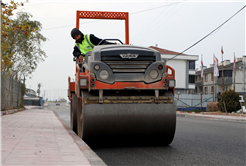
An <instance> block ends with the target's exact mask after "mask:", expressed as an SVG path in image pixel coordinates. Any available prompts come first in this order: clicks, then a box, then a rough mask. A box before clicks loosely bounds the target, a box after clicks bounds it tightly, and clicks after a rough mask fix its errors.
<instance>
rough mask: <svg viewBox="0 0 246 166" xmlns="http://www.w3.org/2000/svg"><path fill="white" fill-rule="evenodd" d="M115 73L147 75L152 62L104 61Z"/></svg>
mask: <svg viewBox="0 0 246 166" xmlns="http://www.w3.org/2000/svg"><path fill="white" fill-rule="evenodd" d="M103 62H104V63H106V64H107V65H108V66H109V67H110V68H111V69H112V71H113V73H145V70H146V69H147V68H148V66H149V65H150V64H151V63H152V61H103Z"/></svg>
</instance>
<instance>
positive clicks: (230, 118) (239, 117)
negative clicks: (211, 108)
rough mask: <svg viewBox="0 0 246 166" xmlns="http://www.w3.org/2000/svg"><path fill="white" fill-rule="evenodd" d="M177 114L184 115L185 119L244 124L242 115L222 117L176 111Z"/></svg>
mask: <svg viewBox="0 0 246 166" xmlns="http://www.w3.org/2000/svg"><path fill="white" fill-rule="evenodd" d="M177 114H184V115H185V117H187V118H200V119H211V120H225V121H236V122H246V116H245V114H243V115H240V114H238V115H225V114H224V115H223V114H219V113H204V114H199V113H180V112H179V111H177Z"/></svg>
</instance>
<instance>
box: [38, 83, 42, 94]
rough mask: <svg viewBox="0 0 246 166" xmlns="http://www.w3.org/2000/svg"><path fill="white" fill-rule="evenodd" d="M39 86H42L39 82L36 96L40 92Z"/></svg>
mask: <svg viewBox="0 0 246 166" xmlns="http://www.w3.org/2000/svg"><path fill="white" fill-rule="evenodd" d="M41 86H42V85H41V83H38V90H37V93H38V97H39V95H40V93H41V91H40V88H41Z"/></svg>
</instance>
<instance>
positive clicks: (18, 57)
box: [8, 12, 47, 78]
mask: <svg viewBox="0 0 246 166" xmlns="http://www.w3.org/2000/svg"><path fill="white" fill-rule="evenodd" d="M31 17H32V15H31V14H29V13H25V12H18V13H17V18H16V19H15V20H13V22H12V23H13V24H12V25H13V26H15V27H24V29H25V30H23V29H20V28H18V29H17V30H16V31H15V32H12V33H10V35H9V38H8V41H9V43H10V44H11V45H12V47H11V49H12V50H11V51H12V52H14V54H13V56H12V62H13V66H12V67H11V73H12V74H13V75H15V76H16V77H17V78H19V77H20V76H21V75H25V76H28V75H29V74H31V73H32V72H33V71H34V70H35V69H36V68H37V65H38V63H40V62H43V61H44V58H45V57H46V53H45V52H44V51H43V50H42V49H41V45H42V43H43V42H45V41H46V40H47V38H45V37H44V36H43V35H42V34H41V33H40V29H41V28H42V25H41V23H40V22H38V21H31V20H30V18H31Z"/></svg>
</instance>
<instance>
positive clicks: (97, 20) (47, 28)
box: [43, 2, 181, 30]
mask: <svg viewBox="0 0 246 166" xmlns="http://www.w3.org/2000/svg"><path fill="white" fill-rule="evenodd" d="M178 3H181V2H176V3H171V4H168V5H163V6H159V7H155V8H151V9H146V10H141V11H138V12H133V13H130V15H134V14H138V13H142V12H147V11H150V10H155V9H159V8H163V7H167V6H171V5H175V4H178ZM99 21H101V20H97V21H90V22H85V23H80V25H81V24H89V23H93V22H99ZM70 26H75V25H74V24H72V25H65V26H60V27H53V28H47V29H43V30H50V29H58V28H65V27H70Z"/></svg>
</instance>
